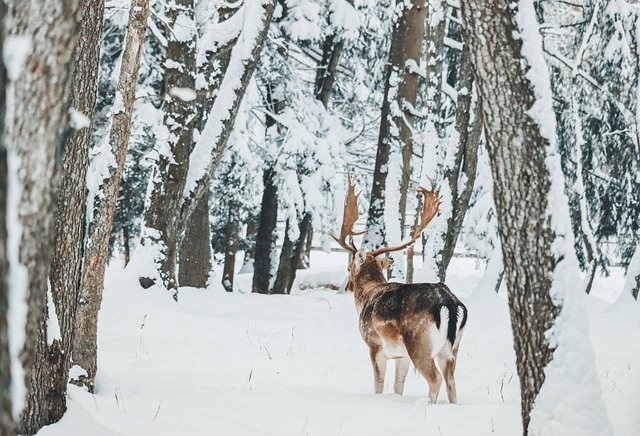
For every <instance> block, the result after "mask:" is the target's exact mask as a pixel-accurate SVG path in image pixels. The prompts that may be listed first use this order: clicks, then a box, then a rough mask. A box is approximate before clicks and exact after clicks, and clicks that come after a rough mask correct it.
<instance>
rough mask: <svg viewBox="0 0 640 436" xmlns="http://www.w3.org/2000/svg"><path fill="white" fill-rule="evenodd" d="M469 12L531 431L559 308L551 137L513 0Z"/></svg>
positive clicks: (477, 3) (480, 2) (479, 4)
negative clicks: (550, 204) (550, 218)
mask: <svg viewBox="0 0 640 436" xmlns="http://www.w3.org/2000/svg"><path fill="white" fill-rule="evenodd" d="M462 12H463V19H464V22H465V23H466V26H467V27H466V38H465V40H466V41H467V44H469V49H470V53H471V56H472V60H473V65H474V69H475V77H476V79H477V81H478V90H479V93H480V96H481V98H482V108H483V115H484V126H485V129H486V136H487V148H488V150H489V155H490V160H491V169H492V172H493V178H494V197H495V201H496V207H497V211H498V223H499V231H500V240H501V243H502V250H503V255H504V266H505V274H506V278H507V287H508V290H509V307H510V312H511V324H512V327H513V338H514V346H515V350H516V363H517V368H518V375H519V377H520V386H521V395H522V420H523V426H524V432H525V434H527V429H528V426H529V420H530V418H529V415H530V412H531V410H532V407H533V403H534V400H535V399H536V396H537V395H538V393H539V392H540V388H541V386H542V383H543V382H544V379H545V373H544V369H545V366H546V365H547V364H548V363H549V362H550V360H551V357H552V353H553V349H552V348H551V346H550V345H549V341H548V340H547V339H546V337H545V333H546V332H547V331H549V329H550V328H551V327H552V326H553V325H554V321H555V318H556V317H557V315H558V313H559V311H560V307H559V306H556V305H555V304H554V302H553V301H552V299H551V296H550V289H551V274H552V272H553V271H554V268H555V266H556V264H557V262H558V261H557V259H555V257H554V255H553V250H552V248H551V244H552V243H553V242H554V240H555V238H556V235H555V234H554V232H553V231H552V230H550V229H549V227H548V225H547V195H548V193H549V191H550V187H551V182H550V176H549V170H548V168H547V166H546V163H545V159H546V157H547V154H546V149H547V147H548V146H549V142H548V139H546V138H545V137H543V136H542V134H541V132H540V126H539V125H538V124H537V123H536V121H535V120H533V119H532V118H531V116H530V113H529V112H528V111H529V109H530V108H531V107H532V105H533V103H534V102H535V96H534V91H533V88H532V84H531V82H529V80H528V79H527V78H526V77H525V72H526V71H525V68H528V67H526V65H525V61H524V59H523V58H522V55H521V49H522V40H520V39H516V35H517V34H518V27H517V25H516V23H515V16H514V10H513V8H512V5H510V4H509V3H508V2H506V1H503V0H493V1H486V0H466V1H463V2H462Z"/></svg>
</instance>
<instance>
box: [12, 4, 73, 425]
mask: <svg viewBox="0 0 640 436" xmlns="http://www.w3.org/2000/svg"><path fill="white" fill-rule="evenodd" d="M80 4H81V2H80V1H65V2H56V3H53V2H45V1H31V2H12V3H11V4H10V9H9V13H10V15H11V17H12V18H11V20H10V23H11V25H12V27H11V28H10V29H9V34H10V35H11V37H17V38H28V40H25V39H23V42H25V44H24V45H22V46H20V47H19V48H18V47H16V46H15V45H13V46H12V50H21V51H22V52H23V53H20V54H21V55H22V54H24V55H26V58H25V64H24V65H23V66H20V67H22V68H19V69H15V68H13V69H12V70H10V71H9V78H10V80H11V88H12V94H13V99H12V101H13V102H14V103H13V106H12V107H11V108H10V110H11V112H10V114H9V116H8V117H7V127H8V135H7V148H8V149H9V150H10V153H11V155H12V156H13V157H12V158H11V160H13V161H14V165H17V176H16V179H17V180H15V183H17V185H18V186H17V188H16V189H18V190H19V191H20V193H19V200H18V202H19V203H18V205H17V208H18V209H17V211H13V212H11V213H16V212H17V215H18V216H17V218H18V220H19V222H20V224H21V226H22V231H21V232H20V229H8V232H9V234H11V233H12V232H20V236H19V238H20V242H19V248H18V250H19V254H18V257H17V258H16V261H17V262H18V263H19V264H20V265H18V264H15V265H14V264H12V265H11V269H12V270H13V269H14V268H16V269H18V268H21V267H22V268H24V271H25V277H24V279H25V281H24V285H25V288H23V289H20V287H21V284H20V283H12V284H11V286H12V289H11V291H10V294H14V295H24V297H25V300H26V302H27V304H28V313H27V319H26V331H25V333H26V336H25V344H24V349H23V351H22V354H21V358H22V363H23V365H24V369H25V373H26V374H25V383H26V387H27V392H26V402H25V406H24V409H23V410H22V414H21V417H20V419H21V422H20V433H23V434H33V433H35V432H37V431H38V430H40V428H42V426H44V425H46V424H50V423H52V422H55V421H57V420H58V419H60V417H61V416H62V413H63V412H64V409H65V404H64V401H63V402H62V404H60V403H59V402H57V401H53V402H52V401H51V396H52V395H53V396H56V395H58V393H57V392H56V389H57V386H56V384H55V382H54V381H53V375H54V374H58V372H59V371H60V365H62V364H63V363H62V362H63V360H62V359H63V355H62V354H63V352H62V345H61V342H60V338H58V337H47V317H48V314H49V313H55V311H54V308H53V307H48V306H49V304H48V274H49V267H50V264H51V255H52V252H53V250H51V248H50V247H52V245H53V224H54V220H53V217H54V211H55V192H56V187H57V177H58V176H57V175H58V173H59V169H60V166H61V163H62V162H61V161H62V157H63V145H64V143H65V142H66V141H67V139H68V136H69V135H70V134H71V133H73V129H72V128H71V127H69V125H68V122H69V115H68V112H69V83H70V80H69V78H70V71H71V61H72V54H73V48H74V46H75V44H76V41H77V32H78V23H79V20H80V16H79V11H80ZM52 22H53V23H55V24H56V25H55V26H54V27H52V26H51V24H50V23H52ZM9 46H11V45H9ZM5 56H6V53H5ZM14 67H15V65H14ZM14 168H15V167H14ZM14 207H16V206H14ZM20 299H22V298H20ZM20 299H18V300H15V301H19V300H20ZM25 300H23V301H25ZM56 321H57V320H53V319H52V320H50V324H51V325H53V324H54V323H56ZM14 376H15V377H21V374H17V373H16V374H15V375H14ZM23 400H24V399H23V398H16V400H15V401H18V402H19V403H21V402H22V401H23Z"/></svg>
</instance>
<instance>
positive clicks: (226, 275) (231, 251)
mask: <svg viewBox="0 0 640 436" xmlns="http://www.w3.org/2000/svg"><path fill="white" fill-rule="evenodd" d="M235 209H236V208H235V205H234V204H233V202H232V203H230V204H229V218H228V220H227V227H226V229H225V240H226V241H227V244H226V247H225V250H224V268H223V270H222V286H223V287H224V289H225V290H226V291H227V292H233V279H234V276H235V269H236V254H237V252H238V221H237V219H236V216H235V214H236V210H235Z"/></svg>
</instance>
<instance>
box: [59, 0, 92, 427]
mask: <svg viewBox="0 0 640 436" xmlns="http://www.w3.org/2000/svg"><path fill="white" fill-rule="evenodd" d="M103 16H104V0H98V1H91V0H84V2H83V5H82V21H81V23H80V33H79V35H78V36H79V38H78V43H77V45H76V48H75V51H74V55H73V72H72V81H71V106H72V107H73V108H74V109H75V110H76V111H78V112H79V113H81V114H83V115H84V116H86V117H87V120H88V119H89V118H91V117H92V116H93V112H94V106H95V103H96V98H97V93H96V92H97V83H98V66H99V60H100V41H101V38H102V19H103ZM85 127H86V128H83V129H81V130H79V131H77V132H75V133H74V134H73V135H72V136H71V138H70V139H69V142H68V143H67V145H66V150H65V155H64V160H63V163H62V175H61V183H60V192H62V193H64V195H61V196H59V198H58V202H57V214H56V225H55V239H54V244H55V245H54V250H55V251H54V255H53V259H52V262H51V273H50V282H51V291H52V294H53V301H54V303H55V307H56V313H57V316H58V320H59V322H60V329H61V333H62V347H63V355H62V364H61V365H60V367H59V368H58V369H59V370H60V373H58V374H53V377H54V383H55V384H56V387H55V390H54V392H52V393H51V394H50V400H51V401H52V402H55V403H56V404H57V405H56V408H57V409H58V410H61V411H62V412H63V411H64V410H65V408H66V407H65V402H66V394H67V383H68V380H69V367H70V364H72V356H73V348H72V347H73V340H74V335H75V319H76V311H77V306H78V296H79V294H80V280H81V274H82V260H83V254H84V238H85V231H86V228H85V226H86V220H85V212H86V200H87V188H86V177H87V168H88V166H89V147H90V140H91V128H89V126H88V125H87V126H85ZM81 334H82V333H81ZM60 417H61V415H60Z"/></svg>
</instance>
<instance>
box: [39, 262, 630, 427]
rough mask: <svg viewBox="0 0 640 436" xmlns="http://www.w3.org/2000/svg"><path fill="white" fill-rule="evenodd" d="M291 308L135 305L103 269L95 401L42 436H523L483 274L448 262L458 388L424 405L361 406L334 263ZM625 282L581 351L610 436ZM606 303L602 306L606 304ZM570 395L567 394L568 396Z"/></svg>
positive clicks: (597, 306)
mask: <svg viewBox="0 0 640 436" xmlns="http://www.w3.org/2000/svg"><path fill="white" fill-rule="evenodd" d="M312 262H313V263H312V265H313V268H311V269H310V270H308V271H302V272H300V274H299V277H300V280H299V282H298V283H299V284H300V288H302V290H298V291H297V292H296V293H295V295H290V296H265V295H254V294H251V293H248V292H249V291H250V284H251V276H250V275H240V276H238V278H237V286H238V292H234V293H232V294H228V293H226V292H224V290H223V289H222V287H221V286H218V285H217V282H218V279H217V278H215V279H214V281H215V282H216V284H213V285H212V286H211V287H210V288H208V289H206V290H197V289H192V288H183V289H181V291H180V301H179V302H178V303H177V304H176V303H175V302H174V301H173V300H172V298H171V296H170V295H169V293H168V292H163V291H160V290H157V289H156V290H149V291H144V290H141V289H140V288H139V287H137V286H136V284H135V280H134V279H133V277H132V275H131V272H129V271H127V270H125V271H123V270H122V269H121V268H118V267H115V266H114V267H112V268H111V269H110V271H109V274H108V277H107V286H106V289H105V293H104V302H103V305H102V311H101V312H100V324H99V326H100V329H99V374H98V378H97V381H96V393H95V394H94V395H91V394H89V393H87V392H86V391H84V390H83V389H81V388H78V387H75V386H70V387H69V401H68V405H69V410H68V412H67V414H66V415H65V417H64V418H63V419H62V421H61V422H59V423H57V424H55V425H52V426H49V427H45V428H44V429H43V430H42V431H41V432H40V433H38V434H39V435H41V436H62V435H65V436H68V435H78V436H86V435H91V436H100V435H153V436H156V435H158V436H159V435H234V436H235V435H272V436H285V435H295V436H298V435H345V436H346V435H354V436H362V435H385V436H388V435H399V434H403V435H418V434H420V435H444V436H451V435H461V436H462V435H465V436H466V435H505V436H513V435H517V434H522V428H521V423H520V406H519V402H520V392H519V382H518V378H517V375H516V368H515V354H514V351H513V345H512V338H511V329H510V322H509V311H508V307H507V303H506V299H505V297H504V295H500V296H498V295H496V294H495V293H493V292H491V291H490V290H488V289H481V288H480V289H477V287H478V283H480V279H481V277H482V270H478V269H477V268H476V262H475V260H473V259H464V258H454V260H453V263H452V266H451V268H450V272H449V279H448V284H449V286H450V287H451V288H452V289H453V291H454V292H455V293H456V294H457V295H458V296H459V297H460V298H461V299H462V300H463V302H464V303H465V304H466V305H467V307H468V308H469V323H468V327H467V329H466V332H465V336H464V339H463V341H462V344H461V348H460V355H459V361H458V367H457V371H456V381H457V388H458V398H459V402H460V404H458V405H449V404H448V403H447V402H446V393H445V392H444V387H443V391H442V392H441V393H440V398H439V399H438V404H436V405H429V404H428V399H427V396H426V393H427V384H426V382H425V381H424V380H423V379H422V378H421V376H419V375H418V374H417V373H416V372H415V371H413V370H412V371H410V373H409V377H408V378H407V383H406V388H405V394H404V396H402V397H401V396H398V395H395V394H393V393H392V391H393V365H389V367H388V372H387V381H386V387H385V393H384V394H383V395H374V394H373V380H372V378H373V376H372V369H371V364H370V362H369V356H368V350H367V348H366V347H365V345H364V343H363V341H362V339H361V338H360V335H359V333H358V328H357V319H356V312H355V308H354V304H353V297H352V295H350V294H339V293H337V292H336V291H334V290H330V289H328V288H327V287H324V286H323V285H327V284H332V285H334V286H335V285H340V283H341V282H342V280H343V279H344V277H345V274H346V255H345V254H336V253H333V254H331V255H326V254H324V253H319V252H314V253H313V259H312ZM623 287H624V276H623V274H622V273H621V272H620V271H619V270H617V269H614V270H613V273H612V276H611V277H609V278H605V277H598V279H597V280H596V283H595V288H594V290H593V292H592V295H591V296H590V297H588V310H589V317H590V334H591V342H592V344H593V346H594V349H595V352H596V356H597V362H596V363H597V369H598V374H599V376H600V382H601V386H602V392H603V398H604V401H605V403H606V405H607V411H608V413H609V416H610V418H611V421H612V424H613V427H614V430H615V434H616V435H619V436H637V435H640V412H639V411H640V305H639V304H638V303H636V302H634V301H633V300H631V299H630V298H626V296H623V298H622V299H620V300H619V301H617V302H616V300H618V296H619V294H620V292H621V290H622V288H623ZM612 302H613V303H612ZM566 394H567V395H571V392H567V393H566Z"/></svg>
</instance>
